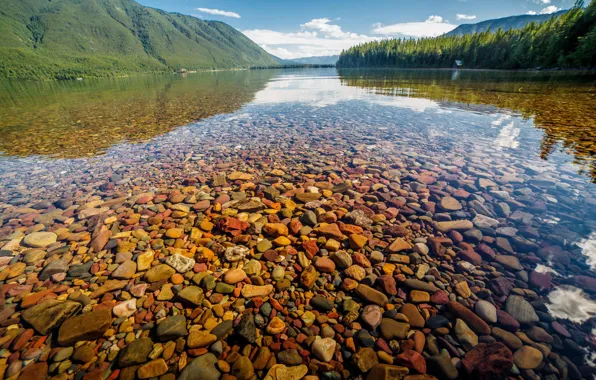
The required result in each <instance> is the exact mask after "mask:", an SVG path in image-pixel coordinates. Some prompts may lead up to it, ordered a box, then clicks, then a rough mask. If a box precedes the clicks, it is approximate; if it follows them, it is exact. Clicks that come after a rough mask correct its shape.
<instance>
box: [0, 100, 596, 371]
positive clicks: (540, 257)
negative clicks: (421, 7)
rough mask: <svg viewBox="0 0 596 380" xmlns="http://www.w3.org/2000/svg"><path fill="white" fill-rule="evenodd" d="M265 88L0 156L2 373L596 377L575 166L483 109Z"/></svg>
mask: <svg viewBox="0 0 596 380" xmlns="http://www.w3.org/2000/svg"><path fill="white" fill-rule="evenodd" d="M367 96H368V95H367ZM370 96H375V97H380V96H381V95H370ZM258 99H259V96H258V94H257V100H258ZM251 107H253V108H250V107H249V108H248V109H242V110H240V111H238V112H237V113H236V114H232V116H230V115H222V116H216V117H214V118H211V119H209V120H207V121H205V122H199V123H197V124H191V125H189V126H186V127H181V128H180V129H177V130H175V131H174V132H171V133H169V134H166V135H164V136H161V137H158V138H156V139H154V140H152V141H149V142H144V143H140V144H123V145H121V146H116V147H114V148H113V150H111V151H110V152H108V153H107V154H106V155H100V156H98V157H91V158H85V159H82V158H81V159H72V160H62V159H55V160H51V159H39V158H30V159H23V160H15V161H2V162H1V164H0V165H2V170H1V171H0V184H1V185H0V304H1V306H0V373H2V374H3V376H2V378H4V379H23V380H24V379H27V380H29V379H40V380H41V379H46V378H53V379H85V380H91V379H93V380H95V379H97V380H100V379H131V380H132V379H160V380H166V379H167V380H173V379H183V380H190V379H197V380H212V379H213V380H215V379H227V380H233V379H238V380H248V379H266V380H275V379H279V380H298V379H307V380H315V379H326V380H335V379H337V380H339V379H369V380H376V379H405V380H423V379H428V380H431V379H450V380H454V379H506V378H509V379H552V380H555V379H584V378H586V379H589V378H593V376H594V375H595V374H596V370H595V368H594V367H593V366H592V364H591V361H590V360H591V357H592V355H593V354H594V352H595V351H596V339H595V337H594V334H593V329H594V328H595V323H594V322H595V319H594V314H595V313H596V310H594V301H592V298H593V297H594V296H595V295H596V277H594V274H593V271H592V268H591V266H592V265H593V263H592V262H591V261H590V260H591V258H590V257H589V256H586V254H585V252H586V251H589V250H590V249H592V250H593V249H594V248H593V246H592V247H591V248H590V245H591V244H594V242H593V239H594V237H593V236H590V231H592V230H593V229H594V227H596V222H595V218H594V215H596V195H595V191H594V187H593V184H592V183H590V181H589V180H588V179H587V178H585V176H578V175H577V173H576V168H574V167H573V165H570V164H569V163H568V162H562V161H556V160H554V161H548V162H547V161H541V160H540V158H539V157H535V152H534V151H533V150H526V149H510V148H511V146H509V148H508V147H504V146H503V145H502V144H501V145H499V144H498V143H495V136H493V135H490V136H486V135H483V136H479V135H476V134H478V133H480V132H478V131H477V130H476V132H470V133H468V130H467V129H465V130H464V129H461V128H463V127H461V125H469V124H471V123H478V122H479V120H482V122H485V120H492V121H494V120H496V119H495V118H493V117H492V116H490V117H489V116H486V114H485V113H473V112H469V111H468V110H465V111H462V110H457V109H456V110H454V111H453V110H452V111H451V112H455V113H456V114H457V115H459V116H458V121H457V122H456V121H451V119H449V117H452V116H449V115H447V116H446V115H445V114H443V113H441V112H438V113H436V114H433V115H434V116H428V119H423V120H424V121H423V122H421V121H420V120H421V118H424V117H425V116H424V115H423V114H420V113H418V112H409V113H408V114H402V115H400V117H396V116H395V115H388V114H387V112H389V111H387V110H386V109H385V108H382V107H385V106H383V105H378V106H377V107H379V108H374V109H372V110H371V109H370V108H367V107H370V104H360V103H358V104H351V105H350V107H349V111H348V108H346V107H336V108H334V109H333V110H332V111H329V112H328V113H327V114H325V115H324V116H322V115H320V114H318V113H317V112H319V111H316V110H315V111H313V109H312V108H310V106H306V105H304V104H302V105H296V104H291V105H279V104H277V105H271V104H270V103H267V102H266V101H263V102H261V103H257V104H255V105H252V106H251ZM290 107H292V110H291V111H290ZM458 112H461V113H462V115H463V116H462V115H460V114H458ZM354 115H358V116H354ZM434 118H441V119H434ZM462 118H463V122H462ZM481 118H482V119H481ZM486 118H488V119H486ZM416 120H418V123H422V124H425V125H435V124H438V122H437V120H443V121H445V124H446V125H447V127H448V128H447V129H445V130H443V133H441V134H434V133H433V131H432V130H429V129H425V128H422V129H420V128H408V129H403V130H399V129H396V128H397V127H395V125H409V123H412V122H413V121H416ZM389 121H391V122H392V123H393V124H391V123H390V122H389ZM524 122H527V121H523V120H520V121H518V123H520V125H521V124H523V123H524ZM493 125H494V123H493ZM371 126H380V127H378V128H377V127H375V128H372V127H371ZM466 128H467V127H466ZM491 133H492V132H491ZM495 133H496V134H497V135H498V130H497V131H496V132H495ZM518 133H519V132H518ZM536 134H539V132H538V131H535V130H532V131H530V130H528V132H526V129H523V128H522V132H521V134H520V137H519V139H521V141H522V145H523V141H524V139H530V140H531V141H534V140H532V139H535V136H536ZM471 138H474V139H475V141H474V143H473V144H471V143H470V139H471ZM499 141H500V140H499ZM574 297H575V298H574ZM578 297H579V298H578ZM578 299H579V301H578ZM574 300H575V303H573V302H571V301H574ZM570 302H571V303H570ZM570 305H571V306H570Z"/></svg>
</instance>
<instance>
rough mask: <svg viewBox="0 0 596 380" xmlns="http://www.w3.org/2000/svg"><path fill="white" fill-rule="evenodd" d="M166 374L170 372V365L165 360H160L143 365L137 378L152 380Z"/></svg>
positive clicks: (138, 371)
mask: <svg viewBox="0 0 596 380" xmlns="http://www.w3.org/2000/svg"><path fill="white" fill-rule="evenodd" d="M166 372H168V365H167V364H166V361H165V360H163V359H161V358H160V359H155V360H152V361H150V362H149V363H146V364H143V365H141V366H140V367H139V369H138V370H137V377H138V378H139V379H151V378H154V377H159V376H161V375H163V374H164V373H166Z"/></svg>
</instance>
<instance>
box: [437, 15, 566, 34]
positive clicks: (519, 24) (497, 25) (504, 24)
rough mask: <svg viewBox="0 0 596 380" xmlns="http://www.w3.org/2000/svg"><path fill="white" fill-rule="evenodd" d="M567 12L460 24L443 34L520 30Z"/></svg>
mask: <svg viewBox="0 0 596 380" xmlns="http://www.w3.org/2000/svg"><path fill="white" fill-rule="evenodd" d="M565 12H567V10H564V11H559V12H557V13H553V14H545V15H519V16H510V17H502V18H496V19H492V20H486V21H482V22H478V23H475V24H462V25H460V26H458V27H457V28H455V29H453V30H452V31H451V32H448V33H445V35H446V36H463V35H465V34H473V33H482V32H486V31H487V30H492V31H496V30H498V29H503V30H510V29H521V28H523V27H524V26H526V25H528V24H529V23H531V22H536V23H540V22H544V21H548V20H550V19H551V18H552V17H553V16H560V15H561V14H563V13H565Z"/></svg>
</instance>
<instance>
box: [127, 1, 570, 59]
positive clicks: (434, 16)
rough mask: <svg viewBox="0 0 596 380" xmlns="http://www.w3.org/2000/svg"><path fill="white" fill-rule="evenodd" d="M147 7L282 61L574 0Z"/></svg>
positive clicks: (549, 8)
mask: <svg viewBox="0 0 596 380" xmlns="http://www.w3.org/2000/svg"><path fill="white" fill-rule="evenodd" d="M137 1H139V2H140V3H141V4H143V5H147V6H151V7H155V8H160V9H163V10H166V11H170V12H180V13H184V14H188V15H193V16H196V17H200V18H203V19H206V20H219V21H224V22H226V23H228V24H230V25H232V26H233V27H235V28H236V29H238V30H240V31H242V32H243V33H244V34H246V35H247V36H248V37H249V38H251V39H252V40H253V41H255V42H256V43H258V44H259V45H261V46H262V47H263V48H264V49H265V50H267V51H269V52H270V53H272V54H275V55H277V56H279V57H281V58H287V59H291V58H298V57H306V56H313V55H333V54H339V52H341V50H342V49H345V48H348V47H350V46H352V45H356V44H358V43H362V42H366V41H371V40H375V39H380V38H388V37H414V38H416V37H425V36H436V35H440V34H443V33H446V32H448V31H449V30H451V29H453V28H455V27H456V26H457V25H459V24H465V23H474V22H479V21H482V20H487V19H491V18H498V17H505V16H511V15H518V14H525V13H532V14H540V13H552V12H555V11H557V10H559V9H567V8H570V7H572V6H573V3H574V0H499V1H492V0H366V1H362V0H300V1H288V0H137Z"/></svg>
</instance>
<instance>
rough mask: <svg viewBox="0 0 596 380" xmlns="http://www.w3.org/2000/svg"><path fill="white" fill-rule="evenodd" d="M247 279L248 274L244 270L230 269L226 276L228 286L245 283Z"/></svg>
mask: <svg viewBox="0 0 596 380" xmlns="http://www.w3.org/2000/svg"><path fill="white" fill-rule="evenodd" d="M245 278H246V272H244V270H242V269H239V268H235V269H230V270H229V271H227V272H226V274H225V275H224V281H225V283H226V284H230V285H234V284H236V283H238V282H240V281H243V280H244V279H245Z"/></svg>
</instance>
